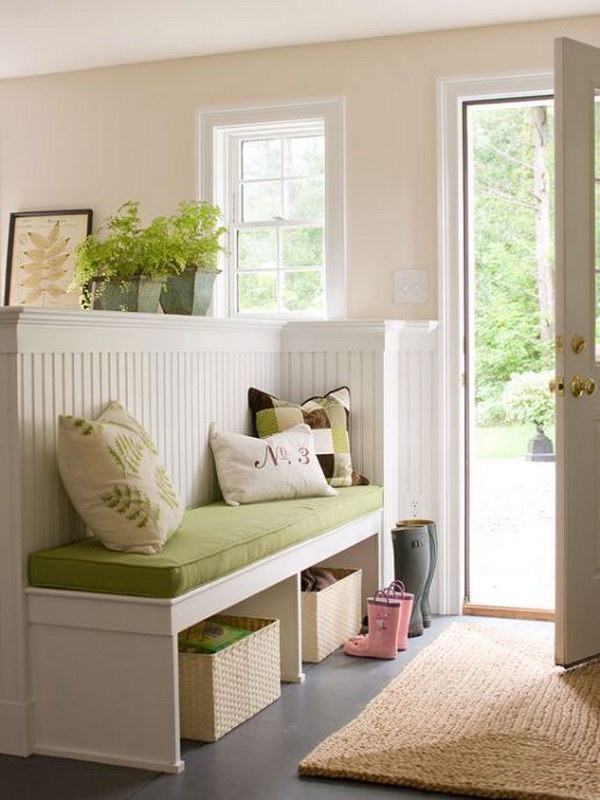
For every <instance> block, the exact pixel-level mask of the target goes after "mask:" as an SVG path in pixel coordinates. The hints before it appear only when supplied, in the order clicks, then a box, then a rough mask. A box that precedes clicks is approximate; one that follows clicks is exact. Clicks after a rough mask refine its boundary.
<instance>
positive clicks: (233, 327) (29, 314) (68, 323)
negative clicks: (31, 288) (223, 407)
mask: <svg viewBox="0 0 600 800" xmlns="http://www.w3.org/2000/svg"><path fill="white" fill-rule="evenodd" d="M284 324H285V323H284V322H283V321H281V320H268V319H260V320H245V319H222V318H216V317H194V316H176V315H172V314H169V315H167V314H142V313H135V314H133V313H132V314H127V313H124V312H121V311H89V312H86V311H53V310H48V309H43V308H25V307H9V308H0V353H16V352H20V353H28V352H38V353H39V352H45V353H57V352H58V353H60V352H66V351H69V352H74V351H75V352H90V351H92V352H99V353H101V352H123V351H128V352H130V351H132V350H133V351H136V352H142V353H143V352H165V351H172V350H174V349H176V350H179V351H182V350H183V351H185V350H189V351H190V352H192V351H194V352H196V351H221V352H227V351H229V350H232V349H235V350H238V351H239V350H241V351H246V352H265V351H278V350H279V349H280V344H279V343H280V338H281V330H282V328H283V326H284ZM182 340H183V341H185V346H183V347H182Z"/></svg>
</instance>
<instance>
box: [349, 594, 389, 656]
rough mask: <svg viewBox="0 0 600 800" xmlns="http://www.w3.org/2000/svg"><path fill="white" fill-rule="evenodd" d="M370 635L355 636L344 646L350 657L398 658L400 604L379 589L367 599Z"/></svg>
mask: <svg viewBox="0 0 600 800" xmlns="http://www.w3.org/2000/svg"><path fill="white" fill-rule="evenodd" d="M367 609H368V614H369V633H367V634H366V635H365V636H353V637H352V638H351V639H348V641H347V642H346V644H345V645H344V652H345V653H346V654H347V655H349V656H359V657H361V658H396V653H397V645H396V642H397V638H398V626H399V624H400V602H399V601H398V600H396V599H395V598H394V597H391V596H390V592H389V591H388V590H386V589H384V590H382V589H378V590H377V591H376V592H375V596H374V597H369V598H368V599H367Z"/></svg>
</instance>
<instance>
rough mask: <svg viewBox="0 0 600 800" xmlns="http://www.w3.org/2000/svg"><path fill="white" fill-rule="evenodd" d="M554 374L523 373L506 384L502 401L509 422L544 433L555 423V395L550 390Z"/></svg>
mask: <svg viewBox="0 0 600 800" xmlns="http://www.w3.org/2000/svg"><path fill="white" fill-rule="evenodd" d="M552 376H553V372H552V371H550V370H548V371H547V372H523V373H522V374H521V375H513V376H512V378H511V379H510V381H509V382H508V383H507V384H506V387H505V389H504V393H503V395H502V400H503V403H504V407H505V408H506V415H507V419H508V421H509V422H518V423H520V424H529V425H535V427H536V428H537V430H538V431H540V432H543V431H545V430H547V429H548V427H549V426H550V425H551V424H552V422H553V421H554V395H552V394H551V393H550V391H549V389H548V384H549V382H550V379H551V378H552Z"/></svg>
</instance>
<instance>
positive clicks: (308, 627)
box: [302, 567, 362, 663]
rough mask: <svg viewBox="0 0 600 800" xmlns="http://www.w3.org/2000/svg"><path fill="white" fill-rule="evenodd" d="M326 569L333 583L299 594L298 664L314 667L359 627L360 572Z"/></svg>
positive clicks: (355, 570)
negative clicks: (300, 643) (307, 664)
mask: <svg viewBox="0 0 600 800" xmlns="http://www.w3.org/2000/svg"><path fill="white" fill-rule="evenodd" d="M325 569H328V570H329V571H330V572H331V573H332V574H333V575H334V577H335V578H337V581H336V582H335V583H332V584H331V586H328V587H327V588H326V589H322V590H321V591H320V592H302V660H303V661H309V662H312V663H316V662H317V661H322V660H323V659H324V658H325V657H326V656H328V655H329V654H330V653H333V651H334V650H337V648H338V647H340V645H342V644H343V643H344V642H345V641H346V639H348V637H350V636H354V635H355V634H357V633H358V632H359V630H360V625H361V575H362V573H361V570H359V569H336V568H332V567H325Z"/></svg>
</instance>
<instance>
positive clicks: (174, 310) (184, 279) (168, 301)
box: [160, 267, 221, 317]
mask: <svg viewBox="0 0 600 800" xmlns="http://www.w3.org/2000/svg"><path fill="white" fill-rule="evenodd" d="M220 272H221V270H212V269H206V268H205V267H186V268H185V269H184V271H183V272H182V273H181V275H169V277H168V278H167V282H166V285H165V287H164V288H163V291H162V293H161V295H160V305H161V306H162V310H163V311H164V312H165V314H191V315H193V316H200V317H202V316H205V315H206V312H207V311H208V309H209V308H210V304H211V302H212V294H213V285H214V282H215V279H216V277H217V275H219V273H220Z"/></svg>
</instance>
